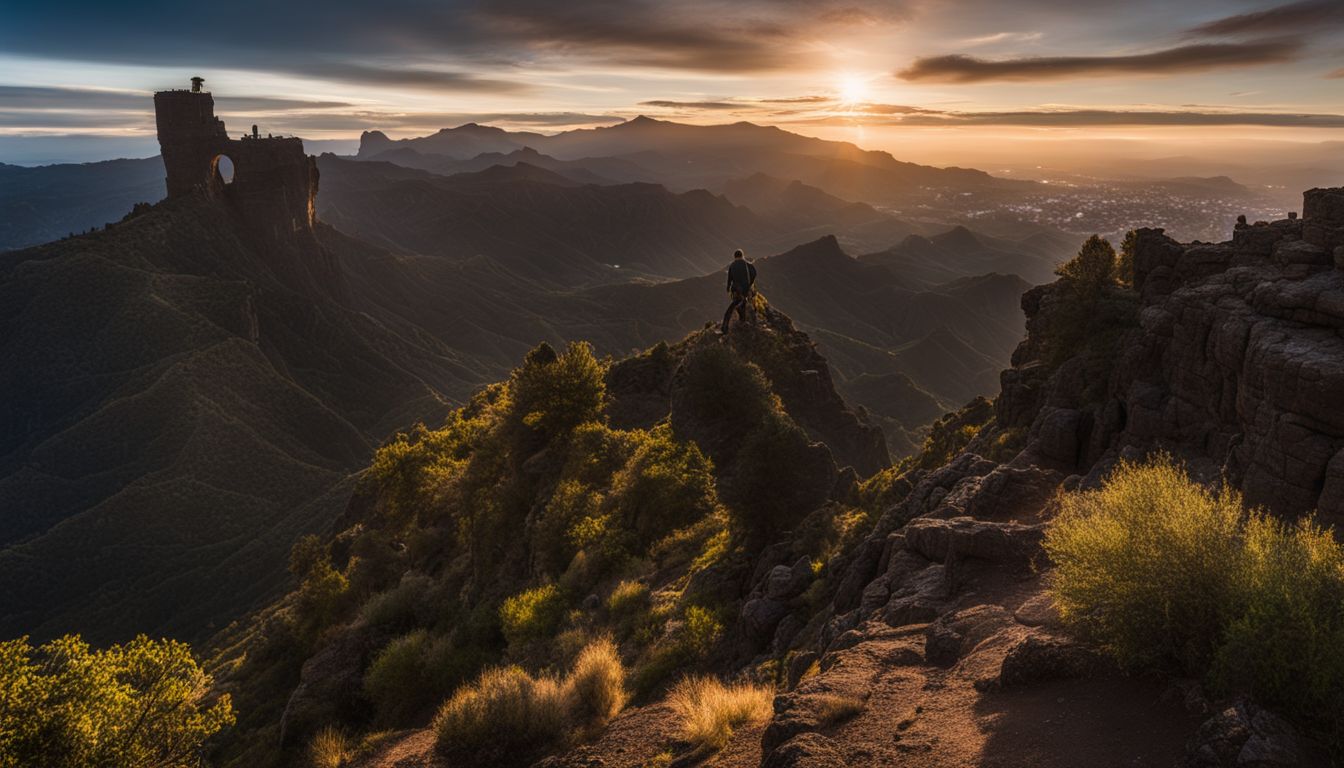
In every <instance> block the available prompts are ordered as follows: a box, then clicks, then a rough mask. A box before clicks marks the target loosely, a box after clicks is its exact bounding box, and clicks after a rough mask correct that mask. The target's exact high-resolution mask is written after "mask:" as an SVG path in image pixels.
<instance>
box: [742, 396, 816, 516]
mask: <svg viewBox="0 0 1344 768" xmlns="http://www.w3.org/2000/svg"><path fill="white" fill-rule="evenodd" d="M834 470H835V467H834V464H833V462H832V461H831V459H830V458H829V455H828V454H827V453H826V451H825V450H824V449H823V448H822V447H821V446H813V445H812V441H811V440H810V439H809V438H808V436H807V433H806V432H804V431H803V429H802V428H801V427H799V426H798V425H797V424H794V423H793V421H792V420H791V419H790V418H789V417H788V416H785V415H784V414H783V413H781V412H778V411H772V412H770V413H769V414H768V415H767V416H766V417H765V418H764V419H762V421H761V422H760V424H759V425H758V426H757V427H756V429H754V430H752V432H751V433H750V434H749V435H747V438H746V440H744V441H743V442H742V447H741V449H740V450H739V451H738V455H737V461H736V462H735V464H734V466H733V468H732V474H731V482H730V483H729V484H728V485H727V487H726V488H725V489H724V499H725V500H726V501H727V502H728V503H729V506H730V509H731V511H733V512H735V513H736V518H737V522H738V523H739V524H740V525H741V526H742V527H743V528H744V529H745V530H746V531H747V532H748V533H751V534H760V533H770V534H777V533H779V532H781V531H788V530H791V529H792V528H793V527H794V526H795V525H797V524H798V523H799V522H800V521H801V520H802V519H803V518H804V517H805V516H807V514H808V513H809V512H812V511H813V510H815V509H816V508H817V507H819V506H821V505H822V504H823V503H825V501H826V498H827V496H829V495H830V492H831V488H830V486H829V485H828V484H827V480H828V479H833V476H834Z"/></svg>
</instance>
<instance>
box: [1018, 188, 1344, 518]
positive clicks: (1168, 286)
mask: <svg viewBox="0 0 1344 768" xmlns="http://www.w3.org/2000/svg"><path fill="white" fill-rule="evenodd" d="M1303 212H1304V216H1303V218H1300V219H1299V218H1295V217H1294V218H1288V219H1284V220H1281V221H1276V222H1273V223H1264V222H1260V223H1256V224H1254V225H1247V224H1238V225H1237V228H1236V230H1235V231H1234V232H1233V235H1232V239H1231V240H1230V241H1228V242H1224V243H1217V244H1210V243H1198V242H1196V243H1189V244H1182V243H1178V242H1176V241H1174V240H1172V239H1171V238H1169V237H1167V236H1165V235H1164V234H1163V232H1162V230H1158V229H1142V230H1139V231H1138V237H1137V243H1136V248H1135V264H1134V267H1135V276H1134V287H1135V290H1136V291H1137V293H1138V300H1139V307H1138V323H1137V327H1136V328H1133V329H1132V330H1130V331H1129V332H1128V333H1127V334H1126V335H1125V336H1124V337H1123V338H1122V340H1121V343H1120V344H1119V347H1118V352H1119V354H1118V355H1117V357H1116V358H1114V359H1113V360H1101V361H1096V360H1093V361H1084V360H1079V359H1074V360H1070V361H1068V362H1066V363H1064V364H1063V365H1061V366H1059V367H1058V368H1057V369H1054V370H1047V368H1046V366H1045V365H1044V363H1043V362H1042V354H1041V339H1040V332H1041V328H1042V327H1044V326H1045V325H1048V323H1047V322H1046V319H1047V318H1046V317H1045V315H1047V314H1048V313H1049V311H1050V307H1051V305H1052V302H1053V300H1054V295H1053V294H1054V293H1055V292H1057V291H1058V290H1059V288H1058V286H1043V287H1041V288H1038V289H1035V290H1033V291H1032V292H1029V293H1028V294H1027V295H1026V296H1025V297H1024V298H1023V309H1024V310H1025V311H1026V312H1027V315H1028V318H1029V319H1028V329H1029V337H1028V339H1027V340H1026V341H1025V342H1024V343H1023V345H1022V346H1021V347H1020V348H1019V349H1018V351H1017V353H1016V354H1015V355H1014V359H1013V363H1014V365H1013V368H1012V369H1010V370H1008V371H1005V372H1004V374H1003V387H1004V390H1003V395H1002V396H1001V397H1000V400H999V403H998V415H999V419H1000V421H1001V422H1003V423H1005V424H1010V425H1014V424H1015V425H1018V426H1022V425H1024V424H1030V442H1029V444H1028V448H1027V451H1026V452H1025V453H1024V456H1023V457H1022V459H1023V461H1022V462H1017V463H1025V462H1027V461H1030V462H1033V463H1041V464H1048V465H1053V466H1056V467H1058V468H1059V469H1061V470H1063V471H1065V472H1074V473H1079V474H1088V473H1089V472H1092V473H1093V476H1094V477H1095V476H1097V475H1098V474H1100V472H1102V471H1104V470H1105V469H1107V468H1108V467H1109V466H1110V465H1111V464H1113V463H1114V461H1115V459H1117V458H1119V457H1121V456H1124V455H1135V454H1140V453H1145V452H1148V451H1151V450H1153V449H1156V448H1165V449H1167V450H1170V451H1173V452H1175V453H1178V454H1180V455H1181V456H1183V457H1184V458H1186V459H1187V460H1188V461H1191V462H1192V463H1193V464H1194V465H1195V467H1196V469H1202V470H1203V471H1204V473H1205V474H1207V475H1208V476H1209V477H1211V478H1216V477H1217V476H1218V475H1219V474H1224V475H1225V476H1226V477H1227V479H1228V480H1229V481H1230V482H1232V483H1233V484H1235V485H1237V486H1239V487H1241V488H1243V490H1244V491H1245V493H1246V497H1247V500H1248V501H1250V502H1251V503H1254V504H1259V505H1264V506H1266V507H1268V508H1270V509H1272V510H1273V511H1275V512H1279V513H1282V514H1296V513H1302V512H1306V511H1309V510H1312V509H1319V510H1320V512H1321V514H1322V515H1327V516H1337V515H1340V514H1344V452H1341V450H1342V449H1344V407H1342V406H1341V405H1340V404H1341V403H1342V402H1344V338H1341V336H1340V330H1341V329H1344V271H1341V267H1344V190H1340V189H1313V190H1311V191H1308V192H1307V193H1306V194H1305V200H1304V205H1303ZM1098 368H1100V369H1101V370H1098ZM1099 375H1101V376H1106V377H1107V379H1106V381H1105V387H1104V392H1102V393H1101V394H1100V395H1099V396H1098V390H1099V389H1100V388H1099V387H1095V386H1090V385H1092V384H1096V383H1097V382H1096V381H1095V378H1096V377H1097V376H1099Z"/></svg>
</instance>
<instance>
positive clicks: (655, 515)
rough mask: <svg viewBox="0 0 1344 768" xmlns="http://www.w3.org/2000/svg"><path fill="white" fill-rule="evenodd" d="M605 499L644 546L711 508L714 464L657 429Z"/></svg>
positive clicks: (714, 501)
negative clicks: (608, 497)
mask: <svg viewBox="0 0 1344 768" xmlns="http://www.w3.org/2000/svg"><path fill="white" fill-rule="evenodd" d="M610 500H611V503H612V504H613V505H615V507H616V508H617V510H618V511H619V513H620V515H621V518H622V519H623V520H624V521H625V524H626V525H627V526H628V527H630V528H631V529H633V530H634V532H635V536H636V538H637V540H638V542H639V544H640V545H643V546H647V545H648V544H650V543H652V542H653V541H654V540H656V539H658V538H660V537H662V536H665V535H667V534H669V533H671V532H672V531H675V530H677V529H679V528H682V527H684V526H687V525H690V524H691V523H694V522H695V521H697V520H699V519H701V518H703V517H705V516H706V515H708V514H710V513H711V512H713V511H714V508H715V506H716V505H717V501H718V499H717V496H716V495H715V492H714V467H713V465H712V464H711V463H710V461H709V459H707V458H705V455H704V454H703V453H701V452H700V449H699V448H697V447H696V446H695V444H694V443H689V442H680V441H677V440H675V439H673V437H672V432H671V430H670V429H668V428H667V427H666V426H662V427H658V428H656V429H654V430H653V431H652V432H651V433H650V434H649V438H648V439H647V440H645V441H644V443H643V444H642V445H641V446H640V447H639V448H638V450H636V451H635V454H634V455H633V456H632V457H631V458H630V461H629V462H628V463H627V464H626V465H625V466H624V467H622V468H621V470H620V472H618V473H617V474H616V476H615V477H614V478H613V479H612V492H611V497H610Z"/></svg>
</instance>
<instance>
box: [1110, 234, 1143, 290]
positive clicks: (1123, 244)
mask: <svg viewBox="0 0 1344 768" xmlns="http://www.w3.org/2000/svg"><path fill="white" fill-rule="evenodd" d="M1138 240H1139V236H1138V233H1137V232H1135V231H1134V230H1132V229H1131V230H1129V231H1128V232H1126V233H1125V239H1124V240H1121V241H1120V256H1119V258H1117V259H1116V262H1115V279H1116V280H1117V281H1118V282H1119V283H1120V284H1121V285H1123V286H1126V287H1130V288H1132V287H1133V286H1134V249H1135V247H1136V246H1137V244H1138Z"/></svg>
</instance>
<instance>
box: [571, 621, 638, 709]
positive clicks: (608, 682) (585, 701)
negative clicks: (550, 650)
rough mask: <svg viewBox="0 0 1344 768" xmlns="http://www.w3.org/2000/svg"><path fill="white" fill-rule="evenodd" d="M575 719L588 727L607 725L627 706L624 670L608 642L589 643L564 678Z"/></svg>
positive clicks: (617, 655)
mask: <svg viewBox="0 0 1344 768" xmlns="http://www.w3.org/2000/svg"><path fill="white" fill-rule="evenodd" d="M565 688H566V689H567V692H568V694H569V700H570V707H571V710H572V714H573V716H574V718H575V719H577V720H579V721H580V722H583V723H585V724H588V725H592V726H601V725H605V724H606V723H607V721H608V720H610V719H611V718H613V717H615V716H616V713H617V712H620V711H621V708H622V707H624V706H625V699H626V695H625V667H624V666H622V664H621V656H620V654H619V653H617V651H616V644H615V643H613V642H612V641H611V640H610V639H608V638H601V639H599V640H594V641H593V642H591V643H589V644H588V645H587V647H585V648H584V649H583V650H582V651H581V652H580V653H579V657H578V658H577V659H576V660H575V661H574V668H573V669H572V670H570V673H569V677H567V678H565Z"/></svg>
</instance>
